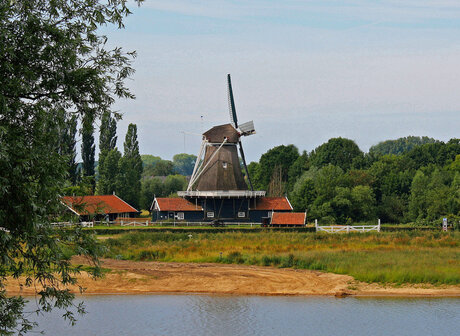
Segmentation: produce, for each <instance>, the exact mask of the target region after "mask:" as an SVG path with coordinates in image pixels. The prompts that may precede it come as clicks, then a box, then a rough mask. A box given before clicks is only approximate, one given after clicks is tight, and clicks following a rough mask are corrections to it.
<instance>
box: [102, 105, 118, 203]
mask: <svg viewBox="0 0 460 336" xmlns="http://www.w3.org/2000/svg"><path fill="white" fill-rule="evenodd" d="M116 144H117V121H116V119H115V118H112V116H111V114H110V113H109V112H105V113H104V114H103V115H102V118H101V127H100V135H99V180H98V186H97V189H98V190H97V191H98V193H99V194H100V195H107V194H110V193H112V192H113V191H114V188H113V187H111V186H113V185H115V179H116V175H117V174H115V175H114V174H113V170H114V166H113V164H115V169H116V170H117V172H118V169H117V168H118V161H116V162H114V159H115V155H116V154H114V153H116V152H118V150H116V147H115V146H116ZM112 151H115V152H114V153H112V158H111V162H110V163H109V162H106V159H107V156H108V155H109V153H110V152H112Z"/></svg>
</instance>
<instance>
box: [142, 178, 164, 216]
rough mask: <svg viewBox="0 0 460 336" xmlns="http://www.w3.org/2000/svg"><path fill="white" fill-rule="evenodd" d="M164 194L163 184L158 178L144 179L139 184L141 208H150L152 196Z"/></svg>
mask: <svg viewBox="0 0 460 336" xmlns="http://www.w3.org/2000/svg"><path fill="white" fill-rule="evenodd" d="M155 196H157V197H163V196H164V185H163V182H162V181H161V179H160V178H158V177H154V178H150V179H145V180H143V181H142V184H141V200H140V206H141V209H150V206H151V205H152V202H153V198H154V197H155Z"/></svg>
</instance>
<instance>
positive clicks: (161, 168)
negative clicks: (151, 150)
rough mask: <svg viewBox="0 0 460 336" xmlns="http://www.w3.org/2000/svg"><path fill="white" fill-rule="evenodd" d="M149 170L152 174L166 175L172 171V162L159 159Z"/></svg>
mask: <svg viewBox="0 0 460 336" xmlns="http://www.w3.org/2000/svg"><path fill="white" fill-rule="evenodd" d="M150 172H151V174H152V175H153V176H168V175H171V174H173V173H174V164H173V163H172V162H171V161H169V160H160V161H158V162H157V163H156V164H155V166H154V167H153V169H151V170H150Z"/></svg>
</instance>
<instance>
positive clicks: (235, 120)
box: [227, 74, 238, 128]
mask: <svg viewBox="0 0 460 336" xmlns="http://www.w3.org/2000/svg"><path fill="white" fill-rule="evenodd" d="M227 82H228V108H229V112H230V121H231V123H232V125H233V126H234V127H235V128H238V118H237V117H236V109H235V101H234V99H233V90H232V79H231V78H230V74H228V75H227Z"/></svg>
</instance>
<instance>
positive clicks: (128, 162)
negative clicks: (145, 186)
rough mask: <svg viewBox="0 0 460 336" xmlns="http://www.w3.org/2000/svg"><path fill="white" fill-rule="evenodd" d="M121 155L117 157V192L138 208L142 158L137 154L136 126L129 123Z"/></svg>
mask: <svg viewBox="0 0 460 336" xmlns="http://www.w3.org/2000/svg"><path fill="white" fill-rule="evenodd" d="M123 146H124V153H123V157H122V158H120V159H119V164H118V175H117V193H118V195H119V196H120V197H121V198H122V199H123V200H124V201H126V202H127V203H128V204H130V205H132V206H133V207H134V208H136V209H138V208H139V202H140V191H141V175H142V159H141V156H140V154H139V142H138V140H137V126H136V125H135V124H129V126H128V131H127V132H126V137H125V142H124V144H123Z"/></svg>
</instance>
